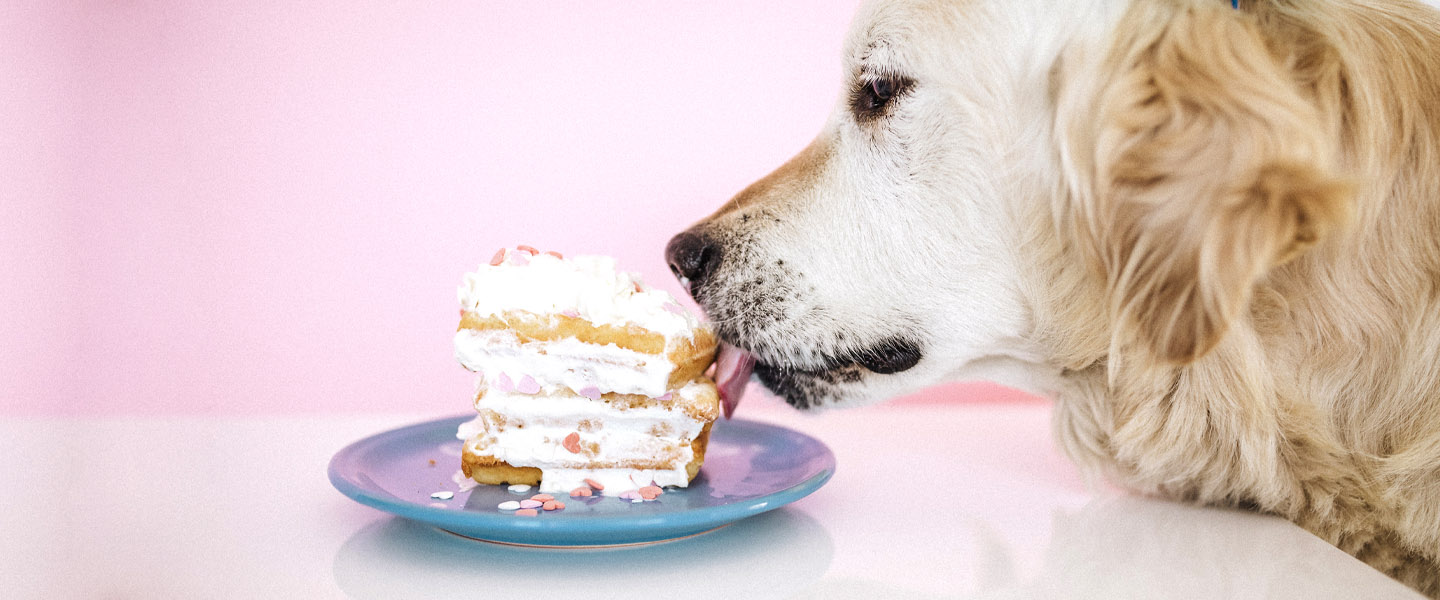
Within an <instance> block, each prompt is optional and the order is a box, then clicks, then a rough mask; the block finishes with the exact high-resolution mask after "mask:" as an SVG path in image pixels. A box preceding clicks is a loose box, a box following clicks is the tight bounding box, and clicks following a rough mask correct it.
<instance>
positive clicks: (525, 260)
mask: <svg viewBox="0 0 1440 600" xmlns="http://www.w3.org/2000/svg"><path fill="white" fill-rule="evenodd" d="M510 264H512V265H515V266H517V267H523V266H525V265H528V264H530V257H528V256H525V255H524V254H521V253H519V252H516V253H514V254H511V255H510Z"/></svg>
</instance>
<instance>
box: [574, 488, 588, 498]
mask: <svg viewBox="0 0 1440 600" xmlns="http://www.w3.org/2000/svg"><path fill="white" fill-rule="evenodd" d="M589 495H590V488H588V487H578V488H575V489H573V490H570V497H571V498H583V497H587V496H589Z"/></svg>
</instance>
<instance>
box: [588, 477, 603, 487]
mask: <svg viewBox="0 0 1440 600" xmlns="http://www.w3.org/2000/svg"><path fill="white" fill-rule="evenodd" d="M585 485H588V486H590V487H592V488H595V489H597V490H604V489H605V486H603V485H600V482H598V481H595V480H594V479H591V478H589V477H586V478H585Z"/></svg>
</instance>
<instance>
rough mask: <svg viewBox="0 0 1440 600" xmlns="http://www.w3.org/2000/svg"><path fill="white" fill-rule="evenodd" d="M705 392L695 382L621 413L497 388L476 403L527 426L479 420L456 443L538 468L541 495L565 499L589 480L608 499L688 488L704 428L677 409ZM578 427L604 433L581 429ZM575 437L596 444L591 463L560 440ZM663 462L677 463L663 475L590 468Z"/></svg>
mask: <svg viewBox="0 0 1440 600" xmlns="http://www.w3.org/2000/svg"><path fill="white" fill-rule="evenodd" d="M701 389H702V385H701V384H698V383H691V384H688V385H686V386H684V387H682V388H680V389H678V390H676V391H675V392H674V394H675V398H674V399H672V400H670V401H667V402H662V403H660V404H659V405H657V406H647V407H635V408H630V409H624V410H621V409H617V408H614V407H611V406H610V405H608V404H606V403H604V402H597V401H593V400H589V399H587V398H582V397H575V396H568V395H561V396H556V397H549V396H536V395H528V394H522V393H506V392H499V391H497V390H495V389H493V388H492V389H490V390H488V391H487V392H486V393H485V394H484V395H483V396H482V397H481V398H480V399H479V400H478V401H476V403H475V407H476V409H477V410H490V411H494V412H496V413H498V414H499V415H501V416H503V417H505V419H506V420H507V421H510V422H514V423H517V424H523V425H524V427H517V426H515V425H514V424H508V425H507V426H505V427H494V428H491V427H487V423H486V420H485V418H484V417H483V416H481V417H476V418H475V419H474V420H472V421H470V422H467V423H465V424H464V425H462V426H461V427H460V429H459V431H458V432H456V437H458V438H460V439H462V440H465V441H466V444H467V446H468V447H469V448H470V450H471V451H472V452H474V453H475V454H478V455H482V456H493V457H495V458H497V459H499V460H503V461H505V462H507V463H510V464H511V465H514V466H517V467H537V468H539V469H540V470H541V471H542V473H543V475H542V481H541V484H540V491H542V492H547V493H553V492H564V493H568V492H569V491H570V490H572V489H575V488H577V487H580V486H582V485H584V480H585V478H587V477H588V478H591V479H596V480H598V481H600V482H601V483H602V484H603V485H604V486H605V490H604V491H603V493H604V494H606V495H611V496H614V495H618V494H620V493H622V492H625V491H627V490H633V489H636V488H638V487H643V486H645V485H649V484H650V483H651V482H652V481H653V482H654V483H655V484H656V485H661V486H686V485H688V484H689V474H688V473H686V471H685V465H686V464H688V463H689V462H690V461H691V459H693V458H694V452H693V450H692V449H691V448H690V443H691V441H693V440H694V439H695V437H696V436H698V435H700V431H701V430H702V429H703V428H704V426H705V422H704V421H699V420H696V419H694V418H692V417H690V416H688V415H686V414H685V412H684V411H683V410H681V409H679V408H678V405H679V404H680V403H683V402H686V401H689V400H692V399H693V398H694V397H695V396H696V395H697V394H698V393H699V392H700V390H701ZM581 421H592V422H596V423H599V424H600V426H599V427H598V428H582V427H581V425H580V423H581ZM582 429H592V430H590V431H581V430H582ZM572 432H578V433H579V436H580V441H581V443H582V444H594V447H595V448H596V450H597V451H596V453H595V455H594V456H586V455H582V454H575V453H572V452H570V451H568V450H566V449H565V448H564V445H563V440H564V439H565V437H566V436H568V435H570V434H571V433H572ZM486 438H490V439H489V443H485V441H486ZM659 456H673V460H671V461H670V462H669V463H668V465H667V468H662V469H625V468H606V469H592V468H586V466H587V465H589V464H602V463H605V462H610V461H635V460H644V461H649V460H653V459H655V458H656V457H659Z"/></svg>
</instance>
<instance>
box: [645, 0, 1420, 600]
mask: <svg viewBox="0 0 1440 600" xmlns="http://www.w3.org/2000/svg"><path fill="white" fill-rule="evenodd" d="M844 73H845V74H846V79H847V82H846V84H845V89H844V90H843V93H842V96H841V98H840V101H839V102H838V104H837V106H836V108H835V110H834V112H833V114H832V116H831V117H830V119H829V121H828V122H827V124H826V126H825V128H824V129H823V130H822V132H821V133H820V135H819V136H818V137H817V138H816V139H815V141H814V142H813V143H812V144H811V145H810V146H809V147H808V148H806V149H804V150H803V151H802V152H800V154H799V155H797V156H796V157H795V158H794V159H792V160H791V161H789V162H788V163H786V164H785V165H783V166H781V167H780V168H779V169H777V170H776V171H775V172H774V173H771V174H770V175H769V176H767V177H765V178H763V179H761V180H759V181H757V182H756V183H754V184H753V185H751V186H750V187H749V188H747V189H745V190H743V191H742V192H740V193H739V194H738V195H737V196H735V197H734V198H733V199H732V200H730V201H729V202H728V203H727V204H725V205H724V206H723V207H721V208H720V210H719V211H718V212H716V213H715V214H714V215H712V216H710V217H708V218H706V219H704V220H702V221H700V222H699V223H697V224H696V225H695V226H694V227H692V228H691V229H689V230H687V231H685V232H683V233H681V234H679V235H677V236H676V237H675V238H674V239H673V240H671V242H670V244H669V246H668V247H667V249H666V252H667V256H668V259H669V261H670V264H671V267H672V269H673V270H675V272H676V274H677V275H678V276H679V277H680V278H681V281H682V283H684V284H686V285H687V286H688V287H689V290H690V292H691V294H692V295H693V296H694V297H695V299H696V300H697V301H698V302H699V303H700V304H701V305H702V306H703V307H704V308H705V310H706V311H707V312H708V313H709V315H710V316H711V318H712V319H713V320H714V321H715V322H716V325H717V328H718V331H719V334H720V336H721V338H722V339H723V340H724V342H725V344H724V345H723V346H722V353H721V354H722V356H721V357H720V359H719V363H720V369H719V371H718V372H717V378H718V379H719V380H720V383H721V386H722V389H724V390H726V392H727V397H726V403H727V404H728V405H729V406H730V407H733V405H734V403H735V402H736V401H737V400H738V394H739V389H740V386H743V384H744V382H745V381H747V380H748V379H749V377H750V375H751V371H750V369H751V368H752V365H753V373H754V375H755V376H756V377H757V378H758V379H759V380H760V382H762V383H763V384H764V385H765V386H767V387H768V388H769V389H771V390H772V391H774V392H775V393H776V394H778V395H780V396H783V397H784V398H785V399H786V400H787V401H788V402H789V403H790V404H792V405H794V406H796V407H800V408H811V407H830V406H847V405H858V404H864V403H869V402H873V401H878V400H881V399H884V398H886V397H890V396H894V395H897V394H902V393H906V392H910V391H914V390H917V389H919V388H922V387H924V386H928V385H931V384H934V383H937V382H941V381H947V380H960V379H989V380H993V381H998V382H1000V383H1004V384H1008V385H1012V386H1016V387H1019V388H1022V389H1027V390H1032V391H1035V392H1038V393H1043V394H1045V395H1048V396H1051V397H1053V398H1054V399H1055V408H1054V415H1055V416H1054V429H1055V435H1056V436H1057V438H1058V439H1059V442H1060V445H1061V446H1062V447H1063V448H1064V450H1065V451H1066V452H1067V453H1068V454H1069V455H1070V456H1071V457H1072V458H1073V459H1074V460H1075V461H1076V462H1077V463H1079V464H1080V465H1082V466H1083V467H1084V468H1086V469H1087V470H1089V471H1092V472H1096V473H1100V474H1103V475H1104V476H1107V477H1109V478H1110V479H1112V480H1113V481H1115V482H1117V483H1119V484H1121V485H1124V486H1126V487H1128V488H1130V489H1133V490H1137V491H1139V492H1141V493H1146V494H1154V495H1158V496H1163V497H1168V498H1173V499H1176V500H1180V501H1185V502H1194V503H1201V504H1209V505H1218V506H1239V507H1248V508H1252V509H1254V510H1259V511H1263V512H1266V513H1271V514H1276V515H1281V516H1284V517H1285V518H1288V519H1290V520H1292V521H1294V522H1295V523H1297V524H1299V525H1300V526H1301V527H1304V528H1305V529H1307V530H1309V531H1311V532H1313V533H1314V534H1315V535H1317V536H1320V537H1321V538H1323V539H1325V540H1327V541H1329V542H1330V543H1333V544H1335V545H1336V546H1338V547H1339V548H1341V549H1343V550H1345V551H1346V552H1349V553H1351V554H1353V555H1355V556H1356V557H1358V558H1360V559H1361V560H1363V561H1365V562H1367V563H1369V564H1370V565H1372V566H1374V567H1375V568H1376V569H1379V570H1381V571H1383V572H1385V573H1387V574H1389V575H1391V576H1392V577H1395V578H1397V579H1399V580H1401V581H1403V582H1405V583H1407V584H1408V585H1410V586H1412V587H1414V588H1416V589H1418V590H1421V591H1422V592H1424V593H1426V594H1429V595H1431V596H1437V595H1440V14H1437V13H1436V12H1435V11H1434V10H1433V9H1431V8H1428V7H1426V6H1424V5H1422V4H1418V3H1415V2H1409V1H1406V0H1391V1H1381V0H1375V1H1372V2H1342V1H1339V0H1242V1H1241V2H1239V6H1238V7H1232V6H1231V3H1230V1H1229V0H1069V1H1064V2H1051V1H1041V0H904V1H893V2H877V3H873V4H870V5H867V6H866V7H865V8H863V9H862V10H861V11H860V13H859V15H858V17H857V19H856V21H855V24H854V26H853V27H852V29H851V33H850V35H849V37H848V41H847V43H846V47H845V51H844Z"/></svg>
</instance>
